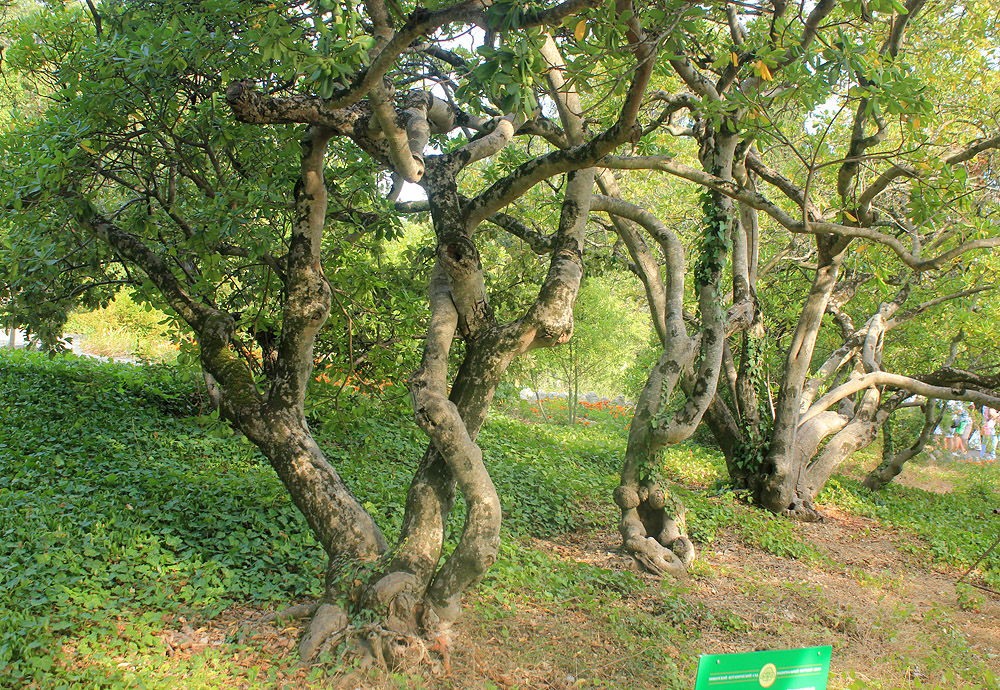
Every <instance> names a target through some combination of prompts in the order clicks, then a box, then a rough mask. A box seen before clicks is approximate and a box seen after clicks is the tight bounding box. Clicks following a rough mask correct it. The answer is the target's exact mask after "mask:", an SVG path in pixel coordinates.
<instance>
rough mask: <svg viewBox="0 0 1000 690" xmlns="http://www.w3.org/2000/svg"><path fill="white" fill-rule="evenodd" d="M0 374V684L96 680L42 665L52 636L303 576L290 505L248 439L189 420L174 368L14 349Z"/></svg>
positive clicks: (307, 572) (309, 585) (110, 627)
mask: <svg viewBox="0 0 1000 690" xmlns="http://www.w3.org/2000/svg"><path fill="white" fill-rule="evenodd" d="M0 388H2V391H3V392H2V395H0V400H2V401H3V402H2V407H3V415H4V418H5V420H6V423H5V424H4V426H3V429H2V430H0V462H2V464H3V471H2V473H0V476H2V479H0V487H2V491H0V501H2V504H3V505H2V511H3V513H4V515H5V516H6V519H5V521H4V523H5V526H4V528H3V530H2V537H0V540H2V543H3V548H2V549H0V554H2V558H3V559H4V563H3V564H2V567H0V572H2V573H3V583H2V586H0V597H2V599H0V601H2V604H0V606H2V609H3V614H2V615H0V668H4V669H5V670H4V674H5V676H6V680H5V681H4V682H3V684H4V685H5V686H9V685H11V684H13V685H20V684H22V683H24V682H26V681H27V680H28V679H30V678H32V677H50V676H49V674H56V676H57V677H60V678H63V679H64V680H65V681H67V682H68V681H74V682H79V683H81V684H85V685H87V684H92V685H91V687H99V686H103V685H104V684H106V683H108V682H109V679H108V678H106V677H104V674H105V673H106V672H107V669H100V670H99V671H95V670H94V669H89V670H83V671H78V670H76V669H74V668H72V667H61V666H54V663H55V660H56V659H57V658H58V648H59V642H60V640H63V639H65V638H66V636H70V639H74V640H76V641H77V642H78V643H79V644H81V645H86V644H88V641H91V642H94V641H97V640H101V639H103V638H105V637H108V636H111V637H114V636H115V635H116V629H115V625H116V621H117V620H118V619H121V618H125V619H128V618H131V617H133V616H140V618H141V620H148V621H149V622H152V621H153V619H154V618H156V617H157V616H159V613H156V612H185V611H191V610H200V611H207V612H211V611H218V610H220V609H222V608H225V607H226V606H228V605H230V604H231V603H233V602H240V601H245V600H247V599H253V600H258V601H276V600H286V599H288V598H290V597H291V598H294V597H301V596H303V595H306V594H309V593H311V592H313V588H314V587H315V586H316V583H317V581H318V580H317V577H318V573H317V572H315V571H314V570H313V569H312V568H311V567H310V566H309V565H301V564H310V563H314V562H318V561H315V560H313V561H310V560H308V559H302V558H300V557H299V556H301V555H302V553H303V552H305V553H310V552H311V553H314V554H315V552H316V551H317V548H318V547H317V546H316V544H315V543H314V541H313V539H312V537H311V536H310V535H309V532H308V530H306V529H305V524H304V520H303V519H302V517H301V516H300V514H299V513H298V512H297V511H296V510H295V509H294V508H293V507H292V505H291V502H290V500H289V498H288V496H287V494H286V492H284V490H283V489H282V488H281V486H280V484H278V483H277V482H276V481H275V479H274V477H273V473H272V472H271V470H270V468H268V467H267V466H266V465H263V464H262V463H261V461H260V457H259V455H258V453H257V451H256V449H255V448H253V447H252V446H250V445H248V444H247V443H245V442H243V441H242V440H241V439H238V438H234V437H233V436H232V435H231V433H229V432H225V433H223V434H222V435H220V434H219V433H218V431H217V427H213V426H199V425H198V424H197V422H198V420H199V419H200V417H199V416H198V412H199V406H198V401H197V398H196V397H193V396H192V389H193V386H192V383H191V381H190V380H188V379H187V378H186V377H185V376H182V375H179V374H178V373H176V372H175V370H172V369H164V368H157V367H142V368H137V367H132V366H127V365H107V364H103V365H101V364H97V363H94V362H90V361H87V360H76V359H75V358H56V359H51V360H50V359H43V358H40V357H39V356H36V355H31V354H26V353H21V352H19V353H15V354H4V355H3V356H2V366H0ZM292 554H295V556H296V557H295V558H291V557H290V556H291V555H292ZM154 642H155V643H156V644H159V641H158V639H156V638H153V639H150V638H149V637H148V635H143V636H142V638H141V639H139V640H133V641H132V642H131V643H132V644H138V645H140V646H142V645H148V644H153V643H154ZM94 673H97V675H96V676H94V675H93V674H94ZM79 674H82V675H79ZM113 675H114V674H113Z"/></svg>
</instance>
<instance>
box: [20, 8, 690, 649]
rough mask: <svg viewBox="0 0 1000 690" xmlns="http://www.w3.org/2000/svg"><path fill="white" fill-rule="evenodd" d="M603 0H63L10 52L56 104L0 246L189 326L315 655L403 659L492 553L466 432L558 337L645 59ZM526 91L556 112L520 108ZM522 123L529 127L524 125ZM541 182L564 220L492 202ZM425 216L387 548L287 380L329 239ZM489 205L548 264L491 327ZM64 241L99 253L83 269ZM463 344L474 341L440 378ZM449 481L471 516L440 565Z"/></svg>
mask: <svg viewBox="0 0 1000 690" xmlns="http://www.w3.org/2000/svg"><path fill="white" fill-rule="evenodd" d="M597 4H598V3H596V2H588V1H581V0H569V1H568V2H564V3H561V4H552V5H550V6H538V7H522V6H521V5H519V4H514V3H511V4H499V5H492V6H489V5H486V4H482V3H479V2H463V3H458V4H454V5H446V6H442V7H440V8H438V9H434V10H426V9H423V8H419V7H414V8H410V9H408V10H405V11H404V10H403V9H402V8H401V6H399V5H397V4H394V3H393V4H383V3H381V2H379V0H373V1H372V2H369V3H366V4H365V6H364V7H363V8H356V7H354V6H352V5H350V4H340V3H335V2H334V3H330V2H322V3H320V4H318V5H312V4H296V3H292V4H287V5H281V6H275V5H268V6H263V5H259V4H256V3H253V2H249V3H247V2H238V1H237V2H230V1H229V0H221V1H220V2H215V3H203V4H201V5H198V6H197V7H196V8H192V7H189V6H186V5H181V4H171V3H150V4H144V3H138V2H137V3H122V4H120V5H119V4H109V5H106V6H102V7H100V8H99V9H93V8H92V12H91V18H93V19H94V20H95V21H94V23H93V24H92V25H87V24H84V23H82V22H81V21H80V19H81V13H80V11H79V10H78V9H75V8H71V7H64V8H62V9H61V11H60V12H56V13H53V14H51V15H36V16H34V17H33V18H32V20H31V23H30V26H24V27H23V28H22V32H23V34H22V35H28V34H33V35H32V38H30V39H25V40H22V41H21V42H20V44H19V45H18V48H17V50H15V51H13V52H14V54H15V56H17V59H18V60H19V62H20V64H21V65H22V69H23V70H24V71H26V72H28V71H33V72H35V73H38V74H40V75H43V76H44V77H46V78H48V79H49V80H50V85H51V88H52V94H51V101H52V106H51V107H50V108H49V110H48V111H47V112H46V114H45V117H44V118H42V119H40V120H39V121H37V122H34V123H32V122H26V123H23V124H21V125H20V126H19V127H18V128H17V131H16V136H11V137H8V138H7V141H6V145H5V148H6V152H5V153H6V156H7V159H8V160H9V161H11V162H12V163H13V164H14V165H15V166H16V172H15V174H14V176H13V178H12V179H13V184H10V185H9V186H8V188H7V190H6V192H5V195H4V207H5V208H7V209H8V210H9V211H10V212H12V213H14V214H16V215H14V216H10V220H9V221H8V222H11V223H16V226H17V228H18V233H19V234H18V242H17V244H16V245H15V248H14V250H13V251H18V252H28V251H34V250H38V249H42V250H44V251H45V252H50V254H48V256H51V258H52V259H53V260H52V261H51V262H49V261H47V260H43V261H42V262H41V263H39V264H38V266H36V267H35V270H33V271H32V276H31V279H32V280H35V281H38V282H46V281H47V282H48V283H49V284H51V281H52V280H53V279H54V278H55V277H56V276H64V275H72V279H73V280H74V281H76V282H77V284H78V285H79V286H80V287H81V289H83V288H86V287H90V286H94V285H95V284H96V283H97V282H100V275H101V271H103V270H105V268H106V270H109V271H112V272H114V273H117V274H118V275H119V276H120V278H121V280H123V281H127V282H130V283H138V284H139V285H140V286H141V287H142V288H143V289H144V290H145V295H146V297H147V298H148V299H153V300H155V301H156V302H157V303H158V304H161V305H163V306H164V307H165V308H167V309H169V310H171V312H172V313H173V314H175V315H176V319H177V321H178V322H179V323H183V324H184V325H185V326H186V327H187V328H190V329H191V331H193V333H194V336H195V337H196V339H197V345H198V357H199V361H200V364H201V366H202V368H203V370H204V372H205V376H206V380H207V381H208V382H209V383H210V388H211V390H213V391H214V393H215V395H216V402H217V404H218V406H219V409H220V410H221V413H222V414H223V416H224V417H225V418H226V419H227V420H229V421H230V422H231V423H232V424H233V425H234V426H235V427H236V428H237V429H239V430H240V431H242V432H243V433H244V434H245V435H246V436H247V438H248V439H250V440H251V441H252V442H253V443H255V444H256V445H257V446H258V447H259V448H260V449H261V451H262V453H263V454H264V456H265V457H266V458H267V459H268V461H269V462H270V463H271V465H272V466H273V467H274V469H275V471H276V472H277V474H278V476H279V477H280V479H281V480H282V482H283V483H284V485H285V487H286V488H287V489H288V491H289V493H290V494H291V496H292V499H293V501H294V502H295V504H296V505H297V506H298V507H299V509H300V510H301V511H302V513H303V514H304V515H305V517H306V519H307V522H308V524H309V525H310V528H311V529H312V530H313V532H314V533H315V534H316V536H317V538H318V540H319V542H320V543H321V544H322V545H323V547H324V549H325V550H326V552H327V554H328V556H329V567H328V572H327V578H326V594H325V596H324V598H323V600H322V601H321V602H319V603H318V604H317V605H316V606H313V607H309V609H308V612H307V614H308V615H311V616H312V621H311V624H310V627H309V630H308V632H307V634H306V635H305V637H304V639H303V641H302V645H301V647H300V651H301V653H302V656H303V657H305V658H309V657H311V656H312V655H313V653H314V652H315V651H316V649H317V648H318V647H319V645H321V644H322V643H324V642H326V641H328V640H330V639H343V638H344V637H345V636H350V637H352V638H353V639H355V640H356V641H359V642H361V643H364V644H367V645H368V647H369V649H368V651H369V653H371V654H372V655H374V656H375V657H377V658H381V659H385V660H390V661H391V660H393V659H398V658H399V657H400V656H406V655H407V654H410V653H420V652H421V650H422V649H423V648H424V646H423V644H422V643H421V641H420V639H421V636H422V637H423V638H424V639H427V640H429V641H431V642H432V643H433V644H434V645H435V646H436V648H438V649H441V650H443V651H445V652H446V651H447V649H448V646H449V644H450V637H451V625H452V623H453V622H454V620H455V619H456V618H457V616H458V615H459V611H460V603H461V597H462V594H463V593H464V592H465V591H466V590H467V589H468V588H469V587H470V586H471V585H472V584H473V583H475V582H476V581H478V580H479V579H480V578H481V577H482V575H483V574H484V573H485V571H486V569H487V568H488V567H489V566H490V565H491V564H492V562H493V561H494V559H495V557H496V552H497V548H498V545H499V530H500V509H499V500H498V497H497V494H496V490H495V488H494V487H493V484H492V482H491V480H490V478H489V475H488V473H487V472H486V469H485V467H484V465H483V462H482V457H481V453H480V452H479V449H478V447H477V446H476V444H475V438H476V435H477V433H478V431H479V428H480V426H481V425H482V422H483V420H484V418H485V415H486V412H487V409H488V407H489V404H490V401H491V399H492V396H493V394H494V391H495V389H496V386H497V383H498V382H499V380H500V377H501V376H502V374H503V372H504V370H505V368H506V367H507V365H508V364H509V363H510V361H511V360H512V359H513V358H515V357H517V356H518V355H520V354H522V353H523V352H525V351H527V350H529V349H532V348H537V347H548V346H553V345H557V344H561V343H563V342H565V341H567V340H568V339H569V337H570V335H571V333H572V328H573V321H572V307H573V302H574V300H575V297H576V293H577V290H578V288H579V285H580V279H581V276H582V268H583V266H582V257H583V253H584V233H585V230H586V227H587V218H588V211H589V208H590V205H591V190H592V188H593V185H594V182H593V181H594V175H595V172H594V165H595V163H596V162H597V161H598V160H600V159H601V158H603V157H604V156H606V155H607V154H609V153H611V152H613V151H615V150H616V149H617V148H618V147H620V146H622V145H623V144H625V143H627V142H629V141H630V140H632V139H633V138H634V137H635V136H636V135H638V134H639V133H640V132H639V129H638V125H637V122H636V120H637V116H638V113H639V110H640V104H641V101H642V98H643V97H644V94H645V91H646V87H647V85H648V83H649V80H650V77H651V75H652V72H653V67H654V64H655V60H654V57H655V52H656V43H657V34H649V35H647V34H645V33H644V31H643V29H642V27H641V25H640V22H639V18H638V16H637V14H636V13H635V12H634V11H633V9H632V8H631V6H630V5H629V4H628V3H627V2H622V3H619V4H618V5H616V6H610V7H601V8H596V9H595V8H594V7H595V6H596V5H597ZM661 14H662V13H661ZM574 15H580V16H581V17H582V18H581V19H577V20H573V21H572V22H571V24H570V25H569V26H562V22H563V20H564V19H566V18H568V17H571V16H574ZM583 17H585V18H583ZM668 21H672V20H670V19H669V18H668V17H667V16H665V15H664V16H660V17H658V18H654V20H653V22H654V24H656V25H658V24H659V23H662V22H668ZM471 25H474V26H479V27H481V28H482V29H483V30H484V31H485V32H486V34H487V35H486V45H485V46H483V47H482V48H480V53H482V54H485V55H487V56H488V57H489V58H490V60H489V61H485V62H483V63H482V64H478V65H477V64H476V62H474V61H473V60H474V58H473V56H472V55H471V54H469V53H468V52H466V51H463V50H461V49H458V48H455V47H454V45H453V36H455V35H456V34H458V33H461V32H464V31H466V30H467V27H469V26H471ZM581 25H582V27H581ZM88 26H89V27H90V28H88ZM588 32H590V36H591V41H590V42H589V43H588V42H586V41H585V40H584V39H585V38H586V37H587V36H586V34H587V33H588ZM34 35H37V36H42V37H44V38H43V40H35V38H34ZM606 46H610V47H611V48H613V49H614V54H613V55H612V54H606V53H605V54H604V57H603V58H602V60H603V61H604V62H603V64H602V65H601V68H602V69H610V68H611V67H612V65H614V66H615V67H616V68H623V72H624V73H625V74H627V75H628V79H627V82H625V83H617V84H614V85H612V88H611V93H612V94H613V95H614V96H615V101H614V102H615V105H616V106H617V107H616V108H615V112H613V113H609V114H608V115H607V116H606V117H605V118H603V119H602V121H601V122H600V123H594V124H595V125H597V131H596V132H588V131H587V130H586V129H585V121H584V117H583V110H582V107H581V104H580V101H579V97H578V95H577V93H576V88H575V86H574V82H586V80H587V79H588V78H589V76H588V75H587V74H586V72H585V69H587V68H585V67H582V66H583V65H584V63H585V62H586V60H582V59H581V60H577V61H576V70H577V72H576V74H575V76H574V77H573V79H567V76H568V73H571V72H572V70H571V69H570V67H568V66H567V65H566V64H565V62H564V54H566V55H571V56H572V57H574V58H581V57H583V56H586V55H588V54H591V53H594V52H603V51H604V49H605V47H606ZM595 47H596V51H595ZM18 51H20V52H18ZM233 77H235V78H236V80H235V81H231V82H230V81H229V80H230V79H231V78H233ZM227 82H228V83H227ZM432 84H433V85H434V86H433V87H432V86H431V85H432ZM456 84H457V85H458V88H455V86H456ZM394 89H395V92H394V91H393V90H394ZM542 94H545V95H544V98H545V99H548V100H547V101H546V102H547V103H551V104H553V105H554V110H555V111H557V112H558V117H559V120H558V123H556V122H553V121H552V120H550V119H549V118H547V117H546V116H545V115H543V114H542V113H543V111H542V110H540V109H539V108H538V99H539V98H541V97H543V96H542ZM225 108H228V110H229V111H231V115H230V114H229V113H227V112H226V110H225ZM480 112H482V113H484V114H485V116H483V115H479V114H477V113H480ZM241 123H242V124H241ZM526 137H541V138H542V139H543V140H544V141H545V142H546V143H545V144H544V145H539V144H537V142H536V143H535V145H534V147H533V148H532V147H530V146H520V145H515V143H514V142H518V141H520V140H522V139H524V138H526ZM296 142H297V143H296ZM539 148H543V150H542V151H538V149H539ZM296 159H297V161H296ZM296 165H297V169H296V168H295V167H293V166H296ZM330 169H333V170H335V171H336V180H335V181H332V182H327V181H326V180H327V173H328V171H329V170H330ZM380 170H388V171H390V172H391V177H392V180H391V189H390V187H389V186H388V184H387V183H388V182H389V181H388V180H387V179H386V178H385V177H384V176H383V175H382V173H380V172H379V171H380ZM293 171H294V172H293ZM463 173H464V176H463ZM460 176H462V177H461V180H460ZM559 176H565V182H564V184H563V186H562V189H561V190H560V191H558V192H557V194H558V196H557V197H556V199H559V200H560V201H557V203H559V205H560V210H559V213H558V225H557V227H556V229H555V230H554V232H552V233H539V232H537V231H535V230H534V229H533V228H531V227H530V226H529V225H527V224H525V223H523V222H522V221H521V220H519V219H518V218H517V217H515V216H512V215H510V214H505V213H502V212H501V211H500V210H501V209H502V208H504V207H506V206H508V205H510V204H511V203H512V202H514V201H516V200H517V199H519V198H521V197H523V196H524V195H525V194H527V193H528V192H529V191H530V190H532V189H533V188H534V187H535V186H536V185H538V184H539V183H540V182H543V181H545V180H548V179H549V178H553V177H559ZM491 178H492V179H491ZM404 180H405V181H408V182H412V183H418V184H420V185H421V186H422V187H423V188H424V190H425V191H426V194H427V197H428V201H427V203H426V204H405V203H403V204H399V205H398V206H393V205H392V201H393V200H394V199H395V198H396V197H397V195H398V193H399V189H400V186H401V182H402V181H404ZM289 181H294V194H293V198H292V200H291V202H289V201H287V200H286V191H285V189H287V187H286V185H289ZM469 183H471V184H472V185H475V184H476V183H479V185H480V186H479V188H478V189H472V190H471V191H468V188H467V186H466V185H468V184H469ZM421 210H429V212H430V219H431V223H432V226H433V229H434V233H435V237H436V248H435V250H434V257H435V267H434V269H433V272H432V275H431V279H430V296H429V303H430V316H429V320H428V323H427V335H426V338H425V341H424V348H423V355H422V362H421V365H420V367H419V369H418V370H417V372H416V373H415V374H413V375H411V376H410V378H409V386H410V393H411V397H412V401H413V408H414V414H415V417H416V420H417V423H418V424H419V425H420V426H421V428H422V429H424V431H425V432H426V433H427V435H428V437H429V440H430V443H429V445H428V449H427V452H426V453H425V455H424V457H423V459H422V461H421V463H420V467H419V469H418V470H417V473H416V475H415V477H414V479H413V483H412V485H411V487H410V491H409V496H408V500H407V509H406V515H405V517H404V521H403V529H402V534H400V535H399V536H398V538H397V539H395V540H394V543H393V545H392V546H390V545H389V540H387V539H386V537H385V536H384V535H383V534H382V533H381V532H380V530H379V529H378V527H377V526H376V524H375V522H374V521H373V520H372V518H371V516H370V515H369V514H368V513H367V512H366V511H365V509H364V508H363V507H362V506H361V505H360V504H359V502H358V501H357V500H356V499H355V498H354V496H353V495H352V494H351V492H350V490H349V489H348V487H347V485H346V484H345V482H344V480H343V479H342V478H341V477H340V476H339V475H338V474H337V472H336V470H335V469H334V468H333V467H332V466H331V465H330V463H329V462H328V461H327V460H326V458H325V457H324V456H323V453H322V451H321V450H320V449H319V447H318V446H317V445H316V443H315V441H314V440H313V438H312V436H311V434H310V432H309V427H308V424H307V421H306V418H305V415H304V401H305V397H306V393H307V389H308V384H309V381H310V380H311V378H312V374H313V366H314V342H315V339H316V337H317V334H318V333H319V332H320V329H321V328H322V327H323V324H324V322H325V321H326V319H327V317H328V314H329V312H330V305H331V294H332V293H333V291H334V290H335V289H337V286H336V285H335V284H333V285H332V284H331V282H332V280H331V279H333V278H334V276H333V275H332V274H331V273H330V271H328V270H327V269H328V267H329V261H330V259H329V256H330V255H331V253H332V254H333V255H334V256H337V255H338V253H342V254H348V253H352V252H354V253H356V254H358V255H359V256H357V259H358V260H363V256H361V254H362V253H361V252H360V251H359V250H358V249H357V247H356V245H355V244H352V242H356V240H357V239H358V236H364V235H365V234H366V233H377V234H380V235H382V236H384V235H391V234H394V233H395V232H397V230H396V228H397V227H398V225H397V224H396V223H395V221H394V220H393V219H394V218H395V217H396V213H397V211H398V212H412V211H421ZM484 221H489V222H491V223H494V224H496V225H498V226H500V227H501V228H503V229H504V230H505V231H507V232H511V233H513V234H514V235H516V236H518V237H520V238H522V239H524V240H525V241H527V242H529V244H532V245H533V246H534V248H535V249H537V250H539V251H542V252H545V253H547V254H549V255H550V257H551V259H550V263H549V268H548V270H547V273H546V274H545V276H544V279H543V280H542V281H541V283H540V285H538V286H537V292H536V295H535V296H534V297H533V299H532V300H531V302H530V303H529V304H528V305H527V307H526V309H525V310H523V311H522V313H520V314H518V315H517V316H516V317H515V318H513V319H512V320H509V321H507V322H500V321H499V320H498V319H497V318H496V317H495V315H494V311H493V309H492V307H491V303H490V296H489V294H488V293H487V290H486V287H485V286H486V280H485V277H484V268H483V266H482V263H481V261H480V252H479V248H478V246H477V239H478V238H477V232H478V230H479V228H480V226H481V224H482V223H483V222H484ZM29 228H30V230H29ZM328 229H330V230H336V231H337V232H336V233H335V234H331V233H329V232H328ZM73 256H90V257H93V261H91V262H88V263H86V265H82V266H76V265H75V262H73V261H70V257H73ZM95 261H96V262H97V263H96V264H95V263H94V262H95ZM74 269H75V270H74ZM63 296H64V297H68V296H69V295H67V294H65V293H63ZM65 303H67V302H66V300H63V301H61V302H60V304H65ZM456 338H458V339H460V341H461V342H462V344H463V346H464V348H463V352H462V353H461V356H460V364H459V366H458V368H457V372H455V373H454V376H453V377H452V374H451V371H450V366H449V365H450V361H451V359H450V353H451V348H452V343H453V341H454V340H455V339H456ZM258 359H259V361H260V362H261V364H260V365H259V366H257V365H254V364H253V363H254V362H255V361H256V360H258ZM456 488H457V489H459V490H461V492H462V494H463V497H464V499H465V506H466V516H465V526H464V530H463V533H462V535H461V537H460V539H459V542H458V544H457V546H456V547H455V549H454V551H453V552H452V553H451V554H450V555H449V556H448V557H447V558H444V559H443V561H442V548H443V545H444V543H443V540H444V526H445V520H446V518H447V516H448V515H449V513H450V512H451V511H452V510H453V507H454V498H455V491H456ZM360 610H368V611H374V612H375V614H376V619H377V620H379V621H380V623H379V624H375V625H371V626H367V627H365V628H364V630H363V632H364V633H365V634H364V635H361V634H360V632H362V630H361V628H360V627H358V626H355V625H352V618H353V616H354V614H355V613H356V612H358V611H360ZM359 625H360V624H359Z"/></svg>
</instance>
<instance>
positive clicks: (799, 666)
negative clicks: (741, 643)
mask: <svg viewBox="0 0 1000 690" xmlns="http://www.w3.org/2000/svg"><path fill="white" fill-rule="evenodd" d="M830 649H831V648H830V647H808V648H806V649H782V650H779V651H775V652H750V653H748V654H703V655H702V656H701V658H700V660H699V661H698V682H697V683H696V684H695V690H757V689H758V688H768V689H769V690H826V680H827V677H828V676H829V675H830Z"/></svg>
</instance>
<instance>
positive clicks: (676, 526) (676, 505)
mask: <svg viewBox="0 0 1000 690" xmlns="http://www.w3.org/2000/svg"><path fill="white" fill-rule="evenodd" d="M614 498H615V503H617V504H618V506H619V507H620V508H621V509H622V518H621V523H620V524H619V531H620V532H621V534H622V542H623V547H624V549H625V551H626V552H627V553H629V554H631V556H632V557H633V558H635V560H636V562H638V563H639V565H640V566H641V567H642V568H644V569H645V570H648V571H649V572H651V573H653V574H654V575H657V576H659V577H665V576H667V575H669V576H671V577H683V576H684V575H686V574H687V569H688V568H689V567H690V565H691V564H692V563H694V557H695V551H694V545H693V544H692V543H691V540H690V539H688V537H687V535H686V534H685V533H684V532H685V531H686V530H685V519H684V517H685V510H684V505H683V504H682V503H681V502H680V501H679V500H677V499H675V498H674V497H673V496H672V495H671V494H670V492H668V491H665V490H664V489H663V488H661V487H660V486H659V485H658V484H657V483H655V482H650V483H643V484H641V485H640V486H639V488H638V490H636V489H633V488H631V487H629V486H626V485H621V486H619V487H618V488H617V489H616V490H615V496H614Z"/></svg>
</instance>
